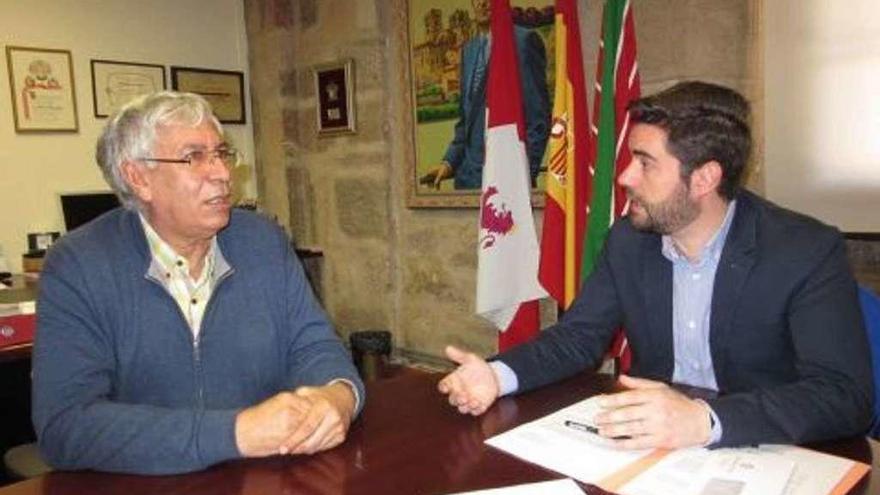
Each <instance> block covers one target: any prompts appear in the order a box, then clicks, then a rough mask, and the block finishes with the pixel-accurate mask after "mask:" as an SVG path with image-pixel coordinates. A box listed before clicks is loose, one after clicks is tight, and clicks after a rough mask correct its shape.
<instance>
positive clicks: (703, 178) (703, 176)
mask: <svg viewBox="0 0 880 495" xmlns="http://www.w3.org/2000/svg"><path fill="white" fill-rule="evenodd" d="M721 176H722V171H721V164H720V163H718V162H716V161H715V160H710V161H708V162H706V163H704V164H702V165H700V166H699V167H697V168H695V169H694V171H693V173H691V187H690V190H691V193H692V194H694V195H696V197H702V196H705V195H706V194H708V193H711V192H713V191H715V192H717V191H718V186H719V185H720V184H721Z"/></svg>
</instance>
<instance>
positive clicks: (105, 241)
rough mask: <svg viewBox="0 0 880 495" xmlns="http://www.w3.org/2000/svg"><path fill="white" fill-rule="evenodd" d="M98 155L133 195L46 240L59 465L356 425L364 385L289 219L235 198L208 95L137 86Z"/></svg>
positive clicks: (204, 458) (212, 448) (234, 161)
mask: <svg viewBox="0 0 880 495" xmlns="http://www.w3.org/2000/svg"><path fill="white" fill-rule="evenodd" d="M97 160H98V164H99V165H100V167H101V171H102V172H103V174H104V177H105V178H106V180H107V182H108V183H109V184H110V185H111V186H112V187H113V189H114V190H115V192H116V194H117V195H118V196H119V198H120V199H121V200H122V202H123V204H124V208H119V209H116V210H113V211H111V212H109V213H107V214H105V215H103V216H101V217H100V218H98V219H96V220H94V221H93V222H91V223H90V224H88V225H86V226H84V227H82V228H79V229H77V230H75V231H73V232H71V233H69V234H68V235H66V236H65V237H64V238H63V239H62V240H61V241H60V242H58V243H57V244H56V245H55V246H54V247H53V249H52V250H51V251H50V253H49V254H48V256H47V259H46V263H45V268H44V270H43V273H42V276H41V282H40V297H39V302H38V330H37V338H36V344H35V347H34V408H33V419H34V424H35V426H36V430H37V436H38V438H39V444H40V449H41V452H42V453H43V455H44V456H45V458H46V460H47V461H48V462H49V464H51V465H53V466H54V467H56V468H60V469H95V470H101V471H117V472H129V473H143V474H164V473H178V472H186V471H194V470H198V469H203V468H205V467H207V466H210V465H212V464H215V463H218V462H222V461H225V460H229V459H235V458H239V457H261V456H268V455H273V454H311V453H314V452H318V451H322V450H326V449H329V448H332V447H334V446H336V445H338V444H339V443H341V442H342V441H343V440H344V439H345V435H346V433H347V431H348V427H349V424H350V422H351V420H352V418H353V417H354V416H355V415H356V414H357V412H358V411H359V409H360V407H361V405H362V404H363V400H364V389H363V384H362V382H361V381H360V379H359V378H358V375H357V372H356V370H355V369H354V367H353V366H352V364H351V360H350V357H349V355H348V353H347V352H346V350H345V348H344V347H343V346H342V345H341V343H340V342H339V340H338V338H337V337H336V335H335V334H334V332H333V329H332V327H331V326H330V324H329V323H328V321H327V318H326V316H325V315H324V313H323V312H322V311H321V309H320V307H319V306H318V304H317V302H316V301H315V298H314V296H313V295H312V293H311V290H310V288H309V286H308V284H307V282H306V279H305V277H304V275H303V271H302V268H301V266H300V263H299V261H298V260H297V258H296V256H295V255H294V254H293V252H292V250H291V248H290V242H289V240H288V238H287V237H286V235H285V234H284V233H283V231H282V230H281V229H279V228H278V227H277V226H276V225H274V224H273V223H272V222H270V221H268V220H266V219H264V218H262V217H261V216H259V215H255V214H253V213H250V212H246V211H241V210H238V209H232V205H231V169H232V168H233V167H235V166H236V165H238V163H239V154H238V152H237V151H236V150H235V149H234V148H233V147H232V146H231V145H230V144H229V143H228V142H227V141H226V140H225V139H224V135H223V129H222V128H221V126H220V123H219V122H218V121H217V119H216V118H215V117H214V116H213V114H212V112H211V108H210V106H209V105H208V103H207V102H206V101H205V100H204V99H203V98H202V97H200V96H198V95H194V94H188V93H175V92H160V93H156V94H152V95H148V96H145V97H142V98H139V99H137V100H135V101H134V102H132V103H130V104H129V105H127V106H126V107H125V108H123V109H122V110H120V111H119V113H118V114H116V115H115V116H114V117H113V118H112V119H111V120H110V121H109V122H108V123H107V126H106V128H105V129H104V132H103V134H102V135H101V137H100V139H99V141H98V147H97Z"/></svg>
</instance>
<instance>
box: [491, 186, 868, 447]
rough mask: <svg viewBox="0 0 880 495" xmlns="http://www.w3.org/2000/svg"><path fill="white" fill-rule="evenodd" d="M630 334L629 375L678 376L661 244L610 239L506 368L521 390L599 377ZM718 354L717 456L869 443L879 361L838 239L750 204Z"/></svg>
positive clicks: (730, 261)
mask: <svg viewBox="0 0 880 495" xmlns="http://www.w3.org/2000/svg"><path fill="white" fill-rule="evenodd" d="M620 324H623V325H624V326H625V328H626V330H627V335H628V337H629V342H630V345H631V349H632V352H633V365H632V370H631V374H632V375H634V376H641V377H646V378H651V379H655V380H662V381H666V382H668V381H670V380H671V379H672V374H673V367H674V362H673V337H672V264H671V263H670V262H669V260H667V259H666V258H665V257H663V255H662V253H661V240H660V236H659V235H656V234H651V233H645V232H640V231H638V230H636V229H635V228H633V227H632V225H631V224H630V222H629V220H628V219H622V220H620V221H618V222H617V223H616V224H615V225H614V227H613V228H612V230H611V232H610V234H609V236H608V240H607V242H606V243H605V247H604V250H603V252H602V254H601V255H600V259H599V261H598V263H597V266H596V269H595V271H594V273H593V274H592V276H591V277H590V278H589V279H588V280H586V281H585V282H584V286H583V288H582V291H581V293H580V295H579V296H578V298H577V300H576V301H575V303H574V305H573V306H572V308H571V309H570V310H569V311H568V312H566V314H565V315H564V316H563V318H562V319H561V321H560V322H559V323H558V324H556V325H555V326H553V327H550V328H548V329H546V330H545V331H543V332H541V335H540V336H539V337H538V338H537V339H536V340H535V341H534V342H533V343H530V344H526V345H523V346H520V347H518V348H515V349H513V350H511V351H510V352H507V353H505V354H502V355H501V356H499V359H500V360H501V361H503V362H504V363H506V364H507V365H509V366H510V367H511V368H512V369H513V371H514V372H515V373H516V375H517V378H518V379H519V385H520V391H524V390H529V389H532V388H535V387H538V386H540V385H543V384H546V383H549V382H551V381H555V380H558V379H561V378H563V377H566V376H569V375H572V374H575V373H577V372H579V371H581V370H583V369H585V368H594V367H595V366H597V365H598V363H599V362H600V360H601V359H602V357H603V354H604V352H605V350H606V349H607V348H608V344H609V342H610V339H611V337H612V335H613V332H614V329H615V328H617V327H618V325H620ZM709 345H710V348H711V352H712V361H713V365H714V369H715V377H716V380H717V383H718V387H719V392H720V395H719V397H718V398H717V399H712V400H709V401H708V403H709V405H710V406H711V407H712V409H713V410H714V411H715V412H716V414H717V415H718V417H719V419H720V421H721V424H722V428H723V435H722V438H721V441H720V444H719V446H733V445H743V444H755V443H770V442H777V443H803V442H809V441H815V440H822V439H829V438H839V437H846V436H852V435H858V434H862V433H864V432H865V431H866V429H867V428H868V426H869V424H870V422H871V414H872V403H873V381H872V375H871V361H870V354H869V348H868V343H867V339H866V334H865V329H864V326H863V322H862V316H861V312H860V309H859V302H858V296H857V289H856V283H855V281H854V280H853V277H852V274H851V271H850V268H849V265H848V263H847V259H846V255H845V248H844V243H843V240H842V237H841V236H840V233H839V232H838V231H837V230H836V229H834V228H832V227H828V226H826V225H823V224H821V223H819V222H818V221H816V220H814V219H811V218H808V217H805V216H803V215H800V214H797V213H794V212H792V211H789V210H785V209H783V208H780V207H778V206H776V205H774V204H772V203H769V202H767V201H765V200H763V199H760V198H758V197H757V196H755V195H753V194H751V193H748V192H741V193H740V194H739V195H738V199H737V207H736V213H735V215H734V219H733V224H732V225H731V229H730V232H729V233H728V237H727V242H726V243H725V246H724V249H723V251H722V255H721V259H720V261H719V264H718V270H717V272H716V275H715V285H714V292H713V299H712V315H711V330H710V337H709Z"/></svg>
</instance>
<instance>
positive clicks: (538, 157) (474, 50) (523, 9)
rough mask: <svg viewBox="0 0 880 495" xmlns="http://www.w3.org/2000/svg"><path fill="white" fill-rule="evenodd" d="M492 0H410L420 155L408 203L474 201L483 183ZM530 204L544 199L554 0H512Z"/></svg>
mask: <svg viewBox="0 0 880 495" xmlns="http://www.w3.org/2000/svg"><path fill="white" fill-rule="evenodd" d="M489 3H490V2H489V1H488V0H408V4H407V7H408V14H407V30H408V43H409V66H410V78H409V80H410V84H411V88H410V90H411V91H412V106H413V112H414V114H415V115H414V118H413V123H414V124H413V141H414V149H415V153H414V154H415V160H414V163H413V164H412V169H411V170H409V171H408V177H407V186H406V187H407V206H410V207H440V208H446V207H477V206H479V192H480V187H481V183H482V171H483V162H484V154H485V153H484V134H485V115H486V112H485V90H486V87H485V83H486V80H487V75H488V74H487V72H488V60H489V51H490V48H491V44H490V43H489V42H488V32H489ZM511 4H512V7H513V22H514V37H515V41H516V50H517V58H518V60H519V67H520V85H521V87H522V93H523V114H524V117H525V120H526V154H527V156H528V161H529V169H530V175H531V180H532V188H533V189H532V191H533V193H532V199H533V204H536V205H539V206H540V205H543V200H544V195H543V192H542V191H543V185H544V177H543V175H544V174H545V173H546V166H545V156H544V155H545V151H546V147H547V141H548V138H549V135H550V119H551V112H552V101H553V100H552V98H553V95H552V90H553V85H554V77H555V74H554V70H555V67H554V57H553V55H554V39H553V22H554V10H553V0H513V1H512V2H511Z"/></svg>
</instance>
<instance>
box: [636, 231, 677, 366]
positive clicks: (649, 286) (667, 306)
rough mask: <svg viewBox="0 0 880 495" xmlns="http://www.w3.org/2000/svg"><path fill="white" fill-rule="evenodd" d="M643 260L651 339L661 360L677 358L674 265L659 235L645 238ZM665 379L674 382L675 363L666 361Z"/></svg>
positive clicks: (643, 281)
mask: <svg viewBox="0 0 880 495" xmlns="http://www.w3.org/2000/svg"><path fill="white" fill-rule="evenodd" d="M641 259H642V260H644V263H645V266H644V270H643V271H642V275H643V277H644V278H643V280H642V287H644V290H645V292H644V294H645V309H646V311H647V320H648V325H649V333H648V335H649V336H650V339H651V340H652V341H653V343H654V346H655V348H656V349H659V350H660V352H659V353H657V354H656V355H658V356H670V357H672V356H673V355H674V349H673V342H672V263H670V262H669V260H667V259H666V258H665V257H664V256H663V254H662V252H661V245H660V236H659V235H650V236H645V238H644V241H643V242H642V252H641ZM664 363H665V364H664V365H663V367H664V375H665V376H666V378H667V379H670V380H671V379H672V371H673V369H674V364H675V361H674V360H673V359H668V360H664Z"/></svg>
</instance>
